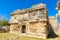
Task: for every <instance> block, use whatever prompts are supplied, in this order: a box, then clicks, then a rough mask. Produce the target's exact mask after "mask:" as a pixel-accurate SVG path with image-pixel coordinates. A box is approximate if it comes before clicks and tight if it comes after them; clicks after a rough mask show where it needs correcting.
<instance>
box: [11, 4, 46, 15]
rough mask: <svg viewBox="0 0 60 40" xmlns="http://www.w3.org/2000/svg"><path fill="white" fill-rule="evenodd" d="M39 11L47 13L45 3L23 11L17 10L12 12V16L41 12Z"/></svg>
mask: <svg viewBox="0 0 60 40" xmlns="http://www.w3.org/2000/svg"><path fill="white" fill-rule="evenodd" d="M39 9H45V12H46V5H45V4H43V3H40V4H37V5H33V6H32V7H30V8H27V9H22V10H19V9H17V10H15V11H14V12H12V13H11V15H14V14H21V13H27V12H31V11H34V10H39Z"/></svg>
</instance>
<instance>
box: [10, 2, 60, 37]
mask: <svg viewBox="0 0 60 40" xmlns="http://www.w3.org/2000/svg"><path fill="white" fill-rule="evenodd" d="M58 4H60V3H58ZM57 8H58V13H59V14H60V11H59V9H60V6H57ZM57 16H58V14H57V15H56V16H49V17H48V14H47V9H46V5H45V4H42V3H41V4H37V5H33V6H32V7H31V8H27V9H23V10H16V11H14V12H13V13H11V17H10V24H11V25H10V32H11V33H17V34H26V35H31V36H38V37H42V38H47V36H48V34H49V33H50V31H52V30H51V29H52V28H53V30H54V31H55V32H56V31H58V30H59V25H58V20H57V18H58V17H57Z"/></svg>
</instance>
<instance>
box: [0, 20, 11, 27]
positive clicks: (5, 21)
mask: <svg viewBox="0 0 60 40" xmlns="http://www.w3.org/2000/svg"><path fill="white" fill-rule="evenodd" d="M9 25H10V24H9V22H8V21H7V20H0V26H9Z"/></svg>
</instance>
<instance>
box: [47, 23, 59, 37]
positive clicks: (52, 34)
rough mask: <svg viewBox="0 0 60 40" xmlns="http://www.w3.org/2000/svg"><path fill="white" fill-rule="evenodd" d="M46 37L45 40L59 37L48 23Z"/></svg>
mask: <svg viewBox="0 0 60 40" xmlns="http://www.w3.org/2000/svg"><path fill="white" fill-rule="evenodd" d="M48 31H49V33H48V37H47V38H56V37H59V36H58V35H57V34H56V33H55V32H54V29H53V28H52V26H51V24H50V23H49V28H48Z"/></svg>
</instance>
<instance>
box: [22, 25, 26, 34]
mask: <svg viewBox="0 0 60 40" xmlns="http://www.w3.org/2000/svg"><path fill="white" fill-rule="evenodd" d="M22 33H26V25H22Z"/></svg>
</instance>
